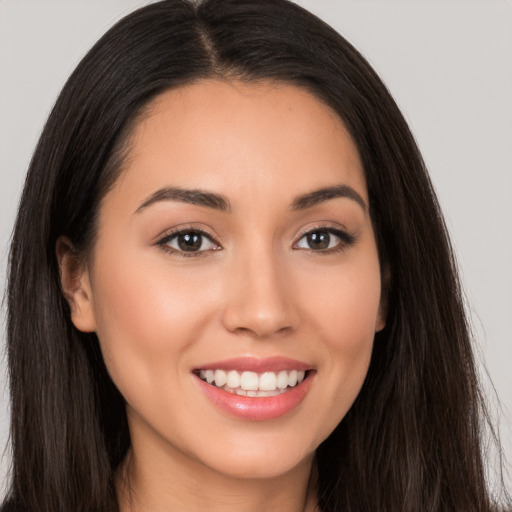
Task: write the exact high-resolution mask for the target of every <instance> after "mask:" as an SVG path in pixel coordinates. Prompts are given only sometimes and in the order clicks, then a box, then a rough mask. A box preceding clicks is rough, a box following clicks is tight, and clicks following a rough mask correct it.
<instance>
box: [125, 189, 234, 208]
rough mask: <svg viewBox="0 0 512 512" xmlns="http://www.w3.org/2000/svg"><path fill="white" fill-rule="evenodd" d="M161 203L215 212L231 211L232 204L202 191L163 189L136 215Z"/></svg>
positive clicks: (223, 198) (142, 206)
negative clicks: (201, 207) (187, 204)
mask: <svg viewBox="0 0 512 512" xmlns="http://www.w3.org/2000/svg"><path fill="white" fill-rule="evenodd" d="M160 201H179V202H182V203H189V204H194V205H197V206H206V207H207V208H213V209H214V210H220V211H222V212H230V211H231V204H230V203H229V201H228V200H227V199H226V198H225V197H223V196H221V195H220V194H215V193H213V192H207V191H205V190H200V189H186V188H179V187H163V188H160V189H158V190H157V191H156V192H153V194H151V195H150V196H149V197H147V198H146V199H145V200H144V201H143V202H142V203H141V204H140V206H139V207H138V208H137V209H136V210H135V213H140V212H141V211H142V210H144V209H145V208H147V207H148V206H150V205H152V204H154V203H157V202H160Z"/></svg>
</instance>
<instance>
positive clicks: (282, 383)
mask: <svg viewBox="0 0 512 512" xmlns="http://www.w3.org/2000/svg"><path fill="white" fill-rule="evenodd" d="M276 386H277V387H278V388H279V389H284V388H286V387H288V374H287V373H286V372H285V371H284V370H283V371H282V372H279V374H278V375H277V383H276Z"/></svg>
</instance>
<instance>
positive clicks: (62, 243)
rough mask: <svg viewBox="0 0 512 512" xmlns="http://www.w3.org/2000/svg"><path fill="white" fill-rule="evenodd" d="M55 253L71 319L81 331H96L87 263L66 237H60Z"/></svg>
mask: <svg viewBox="0 0 512 512" xmlns="http://www.w3.org/2000/svg"><path fill="white" fill-rule="evenodd" d="M55 253H56V256H57V262H58V264H59V275H60V284H61V288H62V293H63V294H64V297H65V298H66V300H67V301H68V304H69V307H70V309H71V321H72V322H73V324H74V326H75V327H76V328H77V329H78V330H79V331H82V332H94V331H95V330H96V318H95V315H94V304H93V297H92V290H91V283H90V279H89V270H88V268H87V265H86V264H85V262H84V261H83V259H82V258H81V257H80V255H79V254H78V253H77V251H76V250H75V248H74V246H73V244H72V243H71V241H70V240H69V239H68V238H66V237H59V239H58V240H57V244H56V246H55Z"/></svg>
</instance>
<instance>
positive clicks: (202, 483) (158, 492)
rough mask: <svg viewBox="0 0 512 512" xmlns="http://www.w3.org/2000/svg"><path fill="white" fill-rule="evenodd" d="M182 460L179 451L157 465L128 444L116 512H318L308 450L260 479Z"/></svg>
mask: <svg viewBox="0 0 512 512" xmlns="http://www.w3.org/2000/svg"><path fill="white" fill-rule="evenodd" d="M146 455H148V454H146ZM183 462H184V461H180V456H179V455H178V456H175V457H173V458H171V459H170V460H167V461H166V462H165V464H162V460H161V459H160V460H158V459H153V458H152V457H150V456H146V457H139V456H138V454H137V450H134V449H133V448H132V449H131V450H130V452H129V453H128V455H127V457H126V458H125V460H124V462H123V463H122V464H121V466H120V468H119V470H118V472H117V475H116V488H117V494H118V501H119V510H120V512H173V511H180V512H203V511H204V510H205V509H207V510H208V512H262V511H267V510H268V511H279V512H319V509H318V508H317V506H316V503H317V500H316V492H315V482H314V480H315V479H314V478H313V477H312V474H313V473H314V472H312V468H313V455H311V457H309V458H308V459H307V460H304V461H303V462H302V463H301V464H300V465H299V466H298V467H295V468H293V469H292V470H290V471H289V472H288V473H286V474H284V475H279V476H278V477H272V478H264V479H261V478H259V479H252V478H236V477H233V476H231V475H223V474H219V473H218V472H215V471H213V470H211V469H210V468H207V467H205V466H204V465H202V464H201V463H200V462H196V463H195V464H190V461H187V462H186V464H183Z"/></svg>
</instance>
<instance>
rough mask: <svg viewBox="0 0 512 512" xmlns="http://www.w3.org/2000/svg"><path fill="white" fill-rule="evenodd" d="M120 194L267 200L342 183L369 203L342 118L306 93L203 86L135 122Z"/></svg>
mask: <svg viewBox="0 0 512 512" xmlns="http://www.w3.org/2000/svg"><path fill="white" fill-rule="evenodd" d="M118 181H119V183H118V184H117V185H118V186H117V187H114V189H115V188H119V186H121V187H122V188H124V189H127V188H131V189H132V191H134V192H137V194H138V195H139V196H142V195H144V193H146V194H150V193H152V192H153V191H154V190H156V189H157V188H159V187H161V186H169V185H172V186H176V187H185V188H207V189H210V190H214V191H218V192H221V193H223V194H227V195H233V196H234V200H235V203H236V196H237V194H242V195H244V194H245V195H247V193H250V194H251V195H254V196H255V197H257V196H258V195H264V196H266V197H267V198H268V199H270V198H271V197H272V196H274V195H276V196H277V195H279V196H280V197H281V198H282V197H284V196H285V195H287V194H288V195H289V196H290V197H293V196H294V195H297V194H300V193H303V192H305V191H306V192H307V191H308V190H309V189H313V188H318V187H320V186H331V185H334V184H339V183H345V184H348V185H350V186H354V187H355V188H357V189H358V192H359V193H360V194H361V195H362V196H363V197H364V198H365V199H366V198H367V192H366V184H365V179H364V173H363V169H362V164H361V159H360V157H359V153H358V151H357V148H356V146H355V144H354V142H353V140H352V138H351V137H350V135H349V133H348V131H347V129H346V127H345V126H344V124H343V122H342V120H341V118H340V117H339V116H338V115H337V114H336V113H335V112H334V111H333V110H332V109H331V108H330V107H328V106H327V105H326V104H325V103H324V102H322V101H321V100H319V99H318V98H317V97H316V96H314V95H313V94H311V93H310V92H309V91H307V90H305V89H303V88H300V87H297V86H294V85H289V84H282V83H275V82H264V83H262V82H257V83H254V82H251V83H243V82H226V81H215V80H205V81H201V82H197V83H193V84H190V85H187V86H183V87H180V88H177V89H173V90H169V91H166V92H164V93H162V94H161V95H159V96H158V97H156V98H155V99H154V100H153V101H152V102H151V103H150V104H149V106H148V107H147V108H146V110H145V112H144V114H143V115H142V116H141V118H140V119H139V121H138V122H136V124H135V126H134V129H133V133H132V136H131V143H130V149H129V157H128V159H127V161H126V165H125V168H124V171H123V173H122V174H121V176H120V179H119V180H118Z"/></svg>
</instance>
